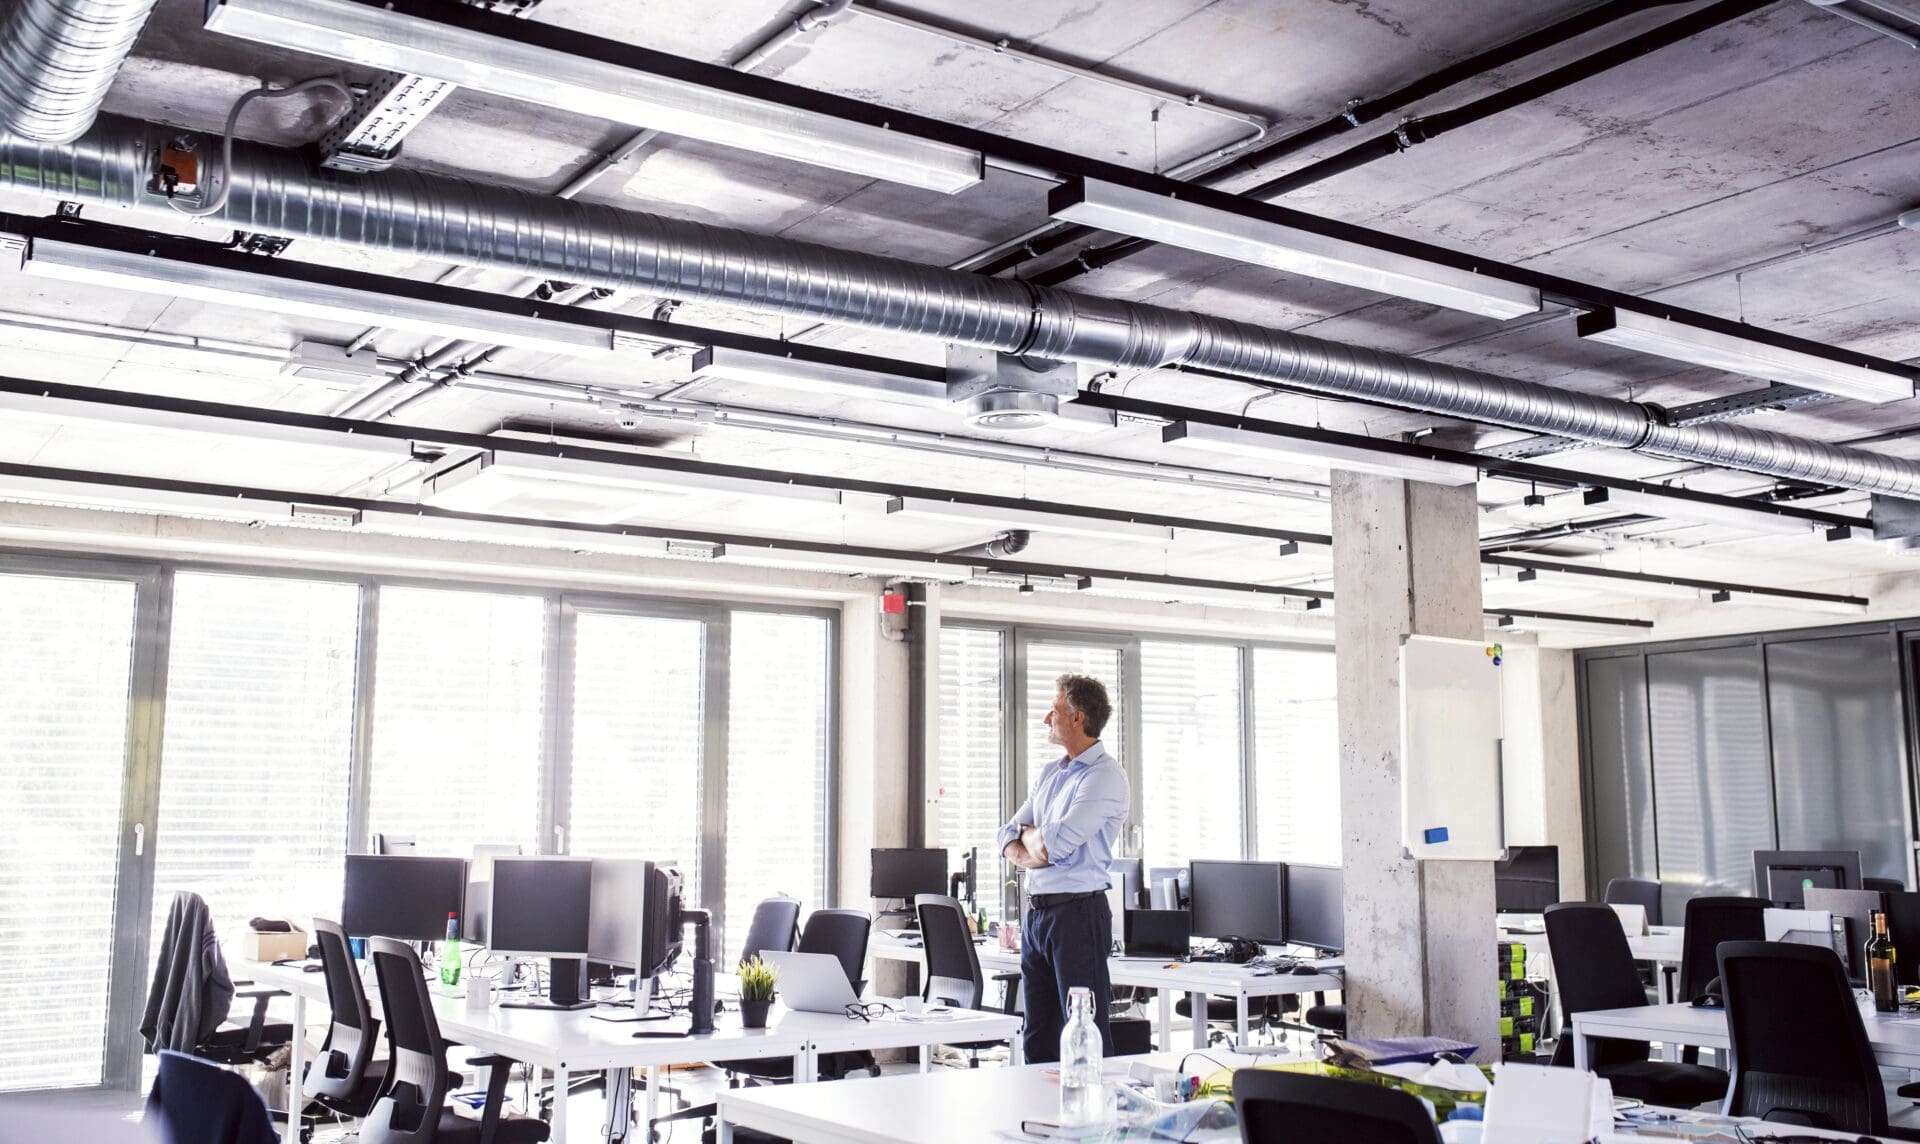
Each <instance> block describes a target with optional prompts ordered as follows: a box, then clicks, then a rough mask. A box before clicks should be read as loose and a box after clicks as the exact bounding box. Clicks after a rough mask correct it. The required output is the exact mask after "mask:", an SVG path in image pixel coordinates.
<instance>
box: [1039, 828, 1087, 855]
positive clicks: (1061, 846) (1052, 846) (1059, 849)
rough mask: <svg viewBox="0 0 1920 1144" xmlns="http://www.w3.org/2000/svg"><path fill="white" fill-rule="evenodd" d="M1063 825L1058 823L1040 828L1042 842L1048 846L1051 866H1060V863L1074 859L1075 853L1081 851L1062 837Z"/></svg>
mask: <svg viewBox="0 0 1920 1144" xmlns="http://www.w3.org/2000/svg"><path fill="white" fill-rule="evenodd" d="M1063 825H1065V824H1064V823H1059V822H1056V823H1053V824H1051V825H1049V826H1043V827H1041V828H1040V841H1041V842H1043V843H1045V844H1046V847H1047V865H1049V866H1058V865H1059V864H1060V863H1062V862H1065V861H1067V860H1068V859H1070V858H1072V857H1073V855H1074V852H1075V851H1077V850H1079V849H1080V848H1079V847H1078V846H1075V845H1071V844H1069V843H1067V842H1066V840H1065V839H1063V838H1061V837H1060V828H1061V827H1062V826H1063Z"/></svg>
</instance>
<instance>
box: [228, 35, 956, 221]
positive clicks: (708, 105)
mask: <svg viewBox="0 0 1920 1144" xmlns="http://www.w3.org/2000/svg"><path fill="white" fill-rule="evenodd" d="M424 11H430V9H428V8H426V7H425V6H424V5H420V4H411V3H407V2H405V0H398V2H395V3H380V2H370V3H362V2H358V0H212V2H210V3H209V4H208V5H207V17H206V27H207V29H208V30H209V31H214V32H222V33H225V34H227V35H230V36H237V37H239V38H241V39H244V40H252V41H254V42H255V43H261V44H269V45H272V46H274V47H280V48H290V49H293V50H295V51H302V52H310V53H312V54H315V55H320V56H325V57H327V58H329V59H336V60H342V61H345V62H349V63H353V64H359V65H364V66H367V67H375V68H382V69H384V70H386V71H391V72H401V73H405V74H409V75H418V76H425V77H427V78H429V79H437V80H444V81H446V82H448V83H454V84H458V85H459V86H461V87H464V88H470V89H472V90H474V91H481V92H486V93H487V94H489V95H496V96H500V97H502V98H505V99H515V100H521V101H523V102H526V103H533V104H538V105H541V106H544V107H552V108H558V109H560V110H563V111H571V112H575V113H577V114H580V115H586V116H591V117H593V118H596V119H610V120H613V121H614V122H616V123H625V124H629V125H631V126H634V127H645V128H652V129H654V130H658V131H664V132H667V133H668V134H671V135H680V136H684V137H686V138H689V139H702V140H705V141H707V142H709V143H717V144H720V145H722V146H727V147H738V148H741V149H743V150H747V151H756V152H759V153H761V154H765V155H775V156H779V157H780V158H783V159H792V160H794V161H795V162H800V163H808V164H811V165H813V166H816V167H829V168H832V169H834V170H837V171H849V172H852V173H854V174H857V175H864V176H867V177H869V178H875V179H885V180H887V181H889V182H895V183H906V184H909V185H911V186H916V187H924V188H926V189H928V190H933V191H940V192H943V193H948V194H951V193H953V192H955V191H962V190H965V189H967V188H968V187H971V186H973V185H974V184H976V183H978V182H980V180H981V178H982V172H983V166H984V160H983V159H982V157H981V155H980V153H979V152H978V151H973V150H969V149H967V148H965V147H959V146H955V145H953V144H950V143H941V142H936V141H933V140H928V139H920V138H915V137H913V136H910V135H906V134H903V133H900V132H895V131H891V130H888V129H887V128H886V127H884V126H880V125H878V124H869V123H860V122H856V121H853V120H849V119H843V118H840V117H838V116H834V115H829V114H825V113H822V112H817V111H808V110H805V109H803V108H800V107H795V106H791V105H789V104H785V103H780V102H775V101H772V100H767V99H758V98H754V97H752V96H748V95H743V94H740V93H738V92H735V91H729V90H725V89H723V88H720V87H715V86H709V85H707V84H704V83H701V82H699V81H697V80H692V79H683V78H676V77H675V76H673V75H671V74H669V73H668V71H667V70H666V69H665V68H658V67H648V66H646V65H647V64H648V63H649V62H650V61H651V60H652V59H654V58H656V57H657V56H658V53H651V52H645V51H641V50H638V49H636V50H633V51H632V52H631V53H630V54H631V58H632V59H633V60H634V61H635V63H633V64H621V63H614V62H611V61H609V60H605V59H595V58H591V57H589V56H586V55H581V54H578V53H577V52H573V51H566V50H562V49H560V48H556V47H549V46H546V45H545V44H542V43H539V42H535V41H536V39H537V38H538V37H539V34H540V30H536V29H529V30H528V31H527V32H525V33H520V34H516V35H515V36H511V37H510V36H505V35H494V34H491V33H488V32H484V31H476V30H474V29H472V28H470V27H463V26H461V24H462V22H463V19H462V17H461V16H460V15H458V14H450V15H449V16H448V17H447V18H445V19H434V18H431V17H430V16H427V15H423V14H416V13H418V12H424Z"/></svg>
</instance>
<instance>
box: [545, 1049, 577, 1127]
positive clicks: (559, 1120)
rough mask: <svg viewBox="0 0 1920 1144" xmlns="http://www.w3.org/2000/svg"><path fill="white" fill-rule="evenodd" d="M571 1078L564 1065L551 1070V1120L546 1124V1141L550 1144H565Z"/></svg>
mask: <svg viewBox="0 0 1920 1144" xmlns="http://www.w3.org/2000/svg"><path fill="white" fill-rule="evenodd" d="M571 1081H572V1077H571V1075H570V1074H569V1073H568V1072H567V1068H566V1066H565V1065H560V1066H557V1067H555V1069H554V1070H553V1119H551V1120H549V1121H548V1122H547V1123H548V1125H549V1128H550V1131H549V1133H548V1136H547V1139H548V1140H550V1141H552V1144H567V1086H568V1084H569V1083H571Z"/></svg>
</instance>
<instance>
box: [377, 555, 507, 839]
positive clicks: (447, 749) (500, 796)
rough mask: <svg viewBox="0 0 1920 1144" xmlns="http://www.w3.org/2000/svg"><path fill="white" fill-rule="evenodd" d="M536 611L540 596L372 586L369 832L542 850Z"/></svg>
mask: <svg viewBox="0 0 1920 1144" xmlns="http://www.w3.org/2000/svg"><path fill="white" fill-rule="evenodd" d="M544 621H545V613H544V603H543V601H542V600H541V599H540V598H539V597H538V596H513V595H495V594H490V593H484V592H465V591H456V590H442V589H433V588H410V587H382V588H381V589H380V620H379V631H380V636H379V640H378V641H377V642H378V650H377V651H376V653H375V660H374V697H373V758H372V774H371V776H370V778H369V780H368V782H369V787H370V788H371V789H370V790H369V799H368V806H369V820H368V829H369V830H370V831H373V832H375V833H383V834H398V835H410V836H412V837H413V838H415V839H416V840H417V843H418V846H419V851H418V852H419V853H421V854H449V855H469V854H471V853H472V852H473V847H474V846H475V845H476V844H478V843H518V844H519V845H520V846H522V847H523V848H525V849H526V850H527V851H528V852H529V853H532V852H535V851H536V850H538V849H540V847H539V845H538V843H539V841H540V840H538V839H536V838H535V837H534V834H535V830H536V827H537V825H538V823H539V807H540V789H541V788H540V782H541V774H540V771H541V768H540V753H541V744H542V740H543V738H544V735H543V732H544V723H543V720H542V717H541V692H542V675H541V656H542V653H543V651H544V647H545V631H544V629H545V622H544Z"/></svg>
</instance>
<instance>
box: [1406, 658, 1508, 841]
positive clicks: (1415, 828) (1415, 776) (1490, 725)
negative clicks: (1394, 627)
mask: <svg viewBox="0 0 1920 1144" xmlns="http://www.w3.org/2000/svg"><path fill="white" fill-rule="evenodd" d="M1498 650H1499V645H1498V644H1490V643H1487V642H1486V641H1484V640H1454V639H1441V638H1439V637H1437V636H1408V637H1406V638H1405V640H1403V641H1402V643H1401V644H1400V823H1401V831H1402V839H1403V842H1404V844H1405V846H1406V849H1407V853H1408V854H1409V855H1411V856H1413V857H1415V858H1444V859H1455V860H1461V861H1490V860H1492V859H1496V858H1499V857H1501V856H1502V855H1503V854H1504V852H1505V850H1506V845H1507V844H1506V825H1505V822H1504V815H1503V813H1502V807H1501V802H1502V800H1501V795H1500V739H1501V711H1500V656H1499V655H1498V654H1496V652H1497V651H1498Z"/></svg>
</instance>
